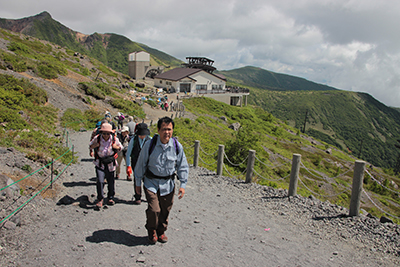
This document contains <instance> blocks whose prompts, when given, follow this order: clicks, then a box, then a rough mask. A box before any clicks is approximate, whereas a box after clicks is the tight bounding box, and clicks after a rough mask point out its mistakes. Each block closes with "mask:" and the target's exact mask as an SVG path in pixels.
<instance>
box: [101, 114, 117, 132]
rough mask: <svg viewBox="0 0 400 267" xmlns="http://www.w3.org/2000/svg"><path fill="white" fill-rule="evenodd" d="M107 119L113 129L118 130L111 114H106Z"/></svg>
mask: <svg viewBox="0 0 400 267" xmlns="http://www.w3.org/2000/svg"><path fill="white" fill-rule="evenodd" d="M104 118H105V119H106V120H107V122H108V123H109V124H110V125H111V127H112V129H113V130H116V129H117V127H116V126H115V123H114V122H113V121H112V119H111V116H106V117H104Z"/></svg>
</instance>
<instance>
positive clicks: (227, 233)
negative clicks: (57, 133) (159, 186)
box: [0, 132, 400, 266]
mask: <svg viewBox="0 0 400 267" xmlns="http://www.w3.org/2000/svg"><path fill="white" fill-rule="evenodd" d="M89 135H90V132H84V133H74V134H72V135H71V140H72V143H73V144H74V146H75V151H77V153H78V156H79V164H74V165H72V166H71V167H69V168H68V169H67V171H66V172H65V173H64V174H63V175H62V176H61V177H60V180H58V181H57V184H58V186H59V188H61V193H60V194H59V195H57V197H56V198H54V199H42V198H39V197H37V198H35V200H34V201H33V202H32V203H30V204H29V205H28V206H29V207H27V208H26V209H24V210H22V212H20V213H19V214H18V217H19V219H18V220H14V224H15V227H12V224H11V226H10V227H8V228H6V227H3V228H1V229H0V256H1V259H0V265H1V266H51V265H54V266H98V265H104V266H381V265H382V266H383V265H384V266H399V264H400V254H399V252H400V245H399V243H400V241H399V236H400V228H399V226H398V225H395V224H391V223H385V224H383V223H380V222H379V220H378V219H377V218H373V217H368V216H359V217H347V214H348V210H347V209H345V208H343V207H340V206H337V205H333V204H330V203H329V202H321V201H319V200H317V199H315V198H313V197H309V198H304V197H299V196H297V197H291V198H288V197H286V196H287V191H286V190H277V189H273V188H269V187H266V186H260V185H257V184H246V183H244V182H243V181H239V180H235V179H232V178H229V177H223V176H217V175H216V174H215V173H214V172H213V171H209V170H207V169H204V168H193V167H191V168H190V175H189V181H188V185H187V188H186V194H185V196H184V198H182V199H180V200H178V199H177V198H176V199H175V203H174V206H173V208H172V212H171V215H170V225H169V229H168V231H167V232H166V234H167V236H168V238H169V241H168V243H165V244H161V243H157V244H156V245H149V243H148V242H147V236H146V229H145V228H144V224H145V209H146V204H147V203H146V202H142V205H139V206H136V205H133V201H132V196H133V184H132V182H129V181H127V180H125V179H119V180H117V181H116V200H117V201H116V205H114V206H105V207H104V208H103V209H101V210H100V211H96V210H95V209H94V200H95V198H96V195H95V193H96V189H95V174H94V167H93V163H92V160H91V159H90V158H89V155H88V148H87V145H88V139H89ZM188 154H190V152H188ZM122 177H124V176H122ZM5 201H6V200H4V199H3V202H5Z"/></svg>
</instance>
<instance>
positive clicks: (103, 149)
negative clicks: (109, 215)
mask: <svg viewBox="0 0 400 267" xmlns="http://www.w3.org/2000/svg"><path fill="white" fill-rule="evenodd" d="M89 148H90V149H93V150H94V152H95V160H94V161H93V163H94V164H95V165H96V167H95V168H96V176H97V183H96V188H97V204H96V207H97V208H99V209H100V208H101V207H102V206H103V199H104V179H107V184H108V193H107V200H108V202H107V204H108V205H114V204H115V201H114V195H115V169H116V166H117V164H118V163H117V162H116V157H117V156H118V152H119V151H120V150H121V148H122V145H121V142H120V141H119V140H118V138H117V137H116V136H115V134H114V131H113V129H112V126H111V124H109V123H103V124H102V125H101V128H100V134H99V135H97V136H95V137H94V138H93V139H92V141H90V144H89Z"/></svg>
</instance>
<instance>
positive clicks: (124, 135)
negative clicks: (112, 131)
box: [115, 126, 132, 181]
mask: <svg viewBox="0 0 400 267" xmlns="http://www.w3.org/2000/svg"><path fill="white" fill-rule="evenodd" d="M117 137H118V139H119V141H120V142H121V144H122V149H121V150H120V151H119V152H118V158H117V163H118V164H117V169H116V174H115V179H119V174H120V172H121V163H122V160H125V164H126V151H127V150H128V144H129V128H128V126H124V127H122V129H121V132H120V133H118V134H117ZM126 179H127V180H128V181H132V178H131V177H130V175H129V176H127V177H126Z"/></svg>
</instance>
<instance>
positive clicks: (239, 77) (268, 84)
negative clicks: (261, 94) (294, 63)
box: [218, 66, 337, 91]
mask: <svg viewBox="0 0 400 267" xmlns="http://www.w3.org/2000/svg"><path fill="white" fill-rule="evenodd" d="M218 73H221V74H223V75H225V76H226V77H228V78H230V79H229V81H230V82H234V83H238V84H243V85H246V86H250V87H256V88H261V89H268V90H277V91H298V90H300V91H301V90H308V91H321V90H323V91H326V90H337V89H336V88H333V87H330V86H327V85H323V84H318V83H315V82H311V81H308V80H306V79H304V78H300V77H295V76H291V75H287V74H282V73H276V72H272V71H268V70H264V69H261V68H257V67H251V66H247V67H243V68H239V69H234V70H228V71H227V70H225V71H219V72H218Z"/></svg>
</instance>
